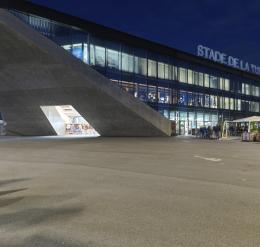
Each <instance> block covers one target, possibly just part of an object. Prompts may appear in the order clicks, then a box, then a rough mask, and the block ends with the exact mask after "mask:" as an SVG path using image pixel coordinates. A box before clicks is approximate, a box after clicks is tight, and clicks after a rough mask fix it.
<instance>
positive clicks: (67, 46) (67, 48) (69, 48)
mask: <svg viewBox="0 0 260 247" xmlns="http://www.w3.org/2000/svg"><path fill="white" fill-rule="evenodd" d="M62 47H63V48H64V49H65V50H66V51H68V52H71V45H63V46H62Z"/></svg>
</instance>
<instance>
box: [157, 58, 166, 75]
mask: <svg viewBox="0 0 260 247" xmlns="http://www.w3.org/2000/svg"><path fill="white" fill-rule="evenodd" d="M158 78H160V79H164V78H165V75H164V63H160V62H158Z"/></svg>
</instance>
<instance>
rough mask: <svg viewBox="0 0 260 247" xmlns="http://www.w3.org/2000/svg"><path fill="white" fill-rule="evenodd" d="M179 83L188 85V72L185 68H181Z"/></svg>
mask: <svg viewBox="0 0 260 247" xmlns="http://www.w3.org/2000/svg"><path fill="white" fill-rule="evenodd" d="M179 81H180V82H183V83H187V70H186V69H184V68H179Z"/></svg>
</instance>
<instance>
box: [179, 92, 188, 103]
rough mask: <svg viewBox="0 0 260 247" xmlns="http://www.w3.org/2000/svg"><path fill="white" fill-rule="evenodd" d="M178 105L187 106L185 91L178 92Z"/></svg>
mask: <svg viewBox="0 0 260 247" xmlns="http://www.w3.org/2000/svg"><path fill="white" fill-rule="evenodd" d="M178 104H179V105H181V106H185V105H187V93H186V92H185V91H180V93H179V97H178Z"/></svg>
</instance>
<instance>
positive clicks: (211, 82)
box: [12, 11, 260, 134]
mask: <svg viewBox="0 0 260 247" xmlns="http://www.w3.org/2000/svg"><path fill="white" fill-rule="evenodd" d="M12 13H13V14H15V15H16V16H18V17H19V18H21V19H22V20H23V21H24V22H26V23H27V24H29V25H30V26H32V27H33V28H35V29H36V30H38V31H39V32H41V33H42V34H43V35H45V36H46V37H48V38H49V39H51V40H53V41H54V42H55V43H57V44H58V45H60V46H61V47H63V48H64V49H65V50H67V51H68V52H69V53H71V54H72V55H73V56H75V57H77V58H78V59H80V60H82V61H83V62H85V63H87V64H89V65H90V66H92V67H93V68H94V69H96V70H97V71H99V72H100V73H102V74H103V75H105V76H106V77H107V78H109V79H110V80H112V81H113V82H115V83H117V84H118V86H120V87H121V88H122V89H123V90H125V91H126V92H128V93H129V94H131V95H132V96H133V97H135V98H138V99H139V100H141V101H143V102H145V103H147V104H148V105H149V106H151V107H152V108H154V109H155V110H157V111H159V112H160V113H161V114H163V115H164V116H165V117H167V118H169V119H170V120H172V121H175V122H176V129H177V132H178V133H179V134H187V133H188V134H191V133H192V130H193V129H196V128H199V127H201V126H209V125H210V126H214V125H216V124H218V123H220V122H221V121H224V120H232V119H235V118H240V117H244V116H248V115H260V105H259V103H260V83H259V82H257V81H253V80H251V81H250V80H248V79H246V78H243V77H242V76H241V77H240V76H236V75H234V74H232V73H227V72H224V71H221V70H216V69H211V68H209V67H206V66H201V65H198V64H194V63H189V62H187V61H181V60H180V59H177V58H175V57H171V56H165V55H162V54H158V53H155V52H152V51H150V50H146V49H142V48H140V47H135V46H131V45H128V44H126V43H122V42H118V41H117V40H107V39H104V38H101V37H99V36H98V35H96V34H95V33H94V32H93V31H92V32H88V31H87V30H84V31H83V30H81V29H79V28H77V27H73V26H69V25H65V24H61V23H57V22H55V21H52V20H48V19H45V18H42V17H38V16H34V15H31V14H26V13H21V12H14V11H12Z"/></svg>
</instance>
